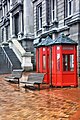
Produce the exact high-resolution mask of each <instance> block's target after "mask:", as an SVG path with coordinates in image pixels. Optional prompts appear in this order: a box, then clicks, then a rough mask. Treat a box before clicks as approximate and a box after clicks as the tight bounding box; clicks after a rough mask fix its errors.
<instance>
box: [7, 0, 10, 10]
mask: <svg viewBox="0 0 80 120" xmlns="http://www.w3.org/2000/svg"><path fill="white" fill-rule="evenodd" d="M7 3H8V6H7V7H8V11H9V10H10V3H9V1H8V0H7Z"/></svg>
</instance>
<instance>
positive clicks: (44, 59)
mask: <svg viewBox="0 0 80 120" xmlns="http://www.w3.org/2000/svg"><path fill="white" fill-rule="evenodd" d="M43 70H46V56H45V55H43Z"/></svg>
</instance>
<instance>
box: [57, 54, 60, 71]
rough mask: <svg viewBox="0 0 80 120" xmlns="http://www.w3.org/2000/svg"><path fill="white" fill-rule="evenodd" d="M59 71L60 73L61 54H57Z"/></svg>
mask: <svg viewBox="0 0 80 120" xmlns="http://www.w3.org/2000/svg"><path fill="white" fill-rule="evenodd" d="M57 71H60V54H57Z"/></svg>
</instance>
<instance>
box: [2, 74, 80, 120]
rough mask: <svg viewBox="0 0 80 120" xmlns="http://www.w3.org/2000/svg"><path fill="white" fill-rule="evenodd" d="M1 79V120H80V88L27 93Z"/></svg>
mask: <svg viewBox="0 0 80 120" xmlns="http://www.w3.org/2000/svg"><path fill="white" fill-rule="evenodd" d="M3 78H4V76H0V120H80V88H53V89H50V88H49V87H48V86H42V88H44V89H41V90H40V91H37V90H26V91H25V89H24V88H23V87H22V86H23V85H22V84H21V85H20V87H19V86H18V85H17V84H12V83H9V82H6V81H5V80H4V79H3Z"/></svg>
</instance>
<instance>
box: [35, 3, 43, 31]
mask: <svg viewBox="0 0 80 120" xmlns="http://www.w3.org/2000/svg"><path fill="white" fill-rule="evenodd" d="M36 10H37V14H36V19H37V24H36V25H37V30H41V29H42V2H41V3H39V4H38V5H37V9H36Z"/></svg>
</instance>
